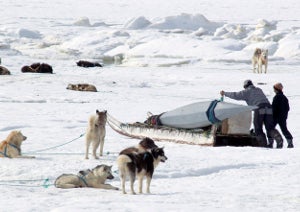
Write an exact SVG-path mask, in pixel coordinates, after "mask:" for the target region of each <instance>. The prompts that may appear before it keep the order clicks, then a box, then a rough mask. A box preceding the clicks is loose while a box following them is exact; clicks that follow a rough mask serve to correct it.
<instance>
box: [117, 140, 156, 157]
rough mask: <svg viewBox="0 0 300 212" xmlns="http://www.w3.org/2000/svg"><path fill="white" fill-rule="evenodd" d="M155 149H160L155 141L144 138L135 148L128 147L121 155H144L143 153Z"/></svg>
mask: <svg viewBox="0 0 300 212" xmlns="http://www.w3.org/2000/svg"><path fill="white" fill-rule="evenodd" d="M155 147H158V146H157V145H156V144H155V143H154V141H153V140H152V139H151V138H148V137H146V138H143V139H142V140H141V141H140V143H139V144H138V145H136V146H133V147H128V148H126V149H123V150H122V151H121V152H120V155H121V154H130V153H134V152H135V153H143V152H146V151H148V152H150V151H151V149H153V148H155Z"/></svg>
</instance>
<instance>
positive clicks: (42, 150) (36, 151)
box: [24, 133, 84, 154]
mask: <svg viewBox="0 0 300 212" xmlns="http://www.w3.org/2000/svg"><path fill="white" fill-rule="evenodd" d="M82 136H84V133H83V134H81V135H80V136H79V137H77V138H74V139H73V140H71V141H68V142H66V143H63V144H60V145H57V146H53V147H49V148H45V149H40V150H35V151H31V152H26V153H24V154H32V153H38V152H44V151H47V150H49V149H55V148H58V147H61V146H64V145H67V144H69V143H71V142H73V141H75V140H77V139H79V138H81V137H82Z"/></svg>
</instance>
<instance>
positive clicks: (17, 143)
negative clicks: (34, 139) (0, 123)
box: [0, 130, 35, 158]
mask: <svg viewBox="0 0 300 212" xmlns="http://www.w3.org/2000/svg"><path fill="white" fill-rule="evenodd" d="M26 139H27V137H26V136H24V135H23V134H22V133H21V131H17V130H14V131H12V132H10V133H9V135H8V136H7V138H6V139H5V140H3V141H2V142H1V143H0V157H7V158H35V157H34V156H24V155H22V154H21V145H22V143H23V141H25V140H26Z"/></svg>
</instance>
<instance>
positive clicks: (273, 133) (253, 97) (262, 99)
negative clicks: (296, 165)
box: [220, 80, 283, 148]
mask: <svg viewBox="0 0 300 212" xmlns="http://www.w3.org/2000/svg"><path fill="white" fill-rule="evenodd" d="M220 94H221V95H222V96H227V97H229V98H231V99H235V100H244V101H246V103H247V104H248V105H251V106H257V107H258V108H257V109H255V110H254V119H253V125H254V131H255V134H256V136H257V140H258V141H259V143H260V146H264V147H268V146H269V147H271V145H270V144H272V145H273V141H274V139H275V140H276V143H277V148H282V145H283V139H282V136H281V135H280V133H279V132H278V130H276V129H275V125H274V121H273V115H272V106H271V104H270V102H269V100H268V99H267V97H266V95H265V94H264V93H263V91H262V90H261V89H260V88H258V87H255V86H254V85H253V83H252V81H251V80H245V82H244V90H242V91H240V92H225V91H221V92H220ZM263 124H264V125H265V128H266V131H267V136H268V140H269V145H268V144H267V139H266V135H265V133H264V132H263Z"/></svg>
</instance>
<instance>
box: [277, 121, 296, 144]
mask: <svg viewBox="0 0 300 212" xmlns="http://www.w3.org/2000/svg"><path fill="white" fill-rule="evenodd" d="M277 123H278V125H279V127H280V129H281V132H282V134H283V135H284V137H285V138H286V140H293V136H292V134H291V133H290V131H289V130H288V128H287V126H286V119H282V120H279V121H278V122H277ZM277 123H275V126H276V124H277Z"/></svg>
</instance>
